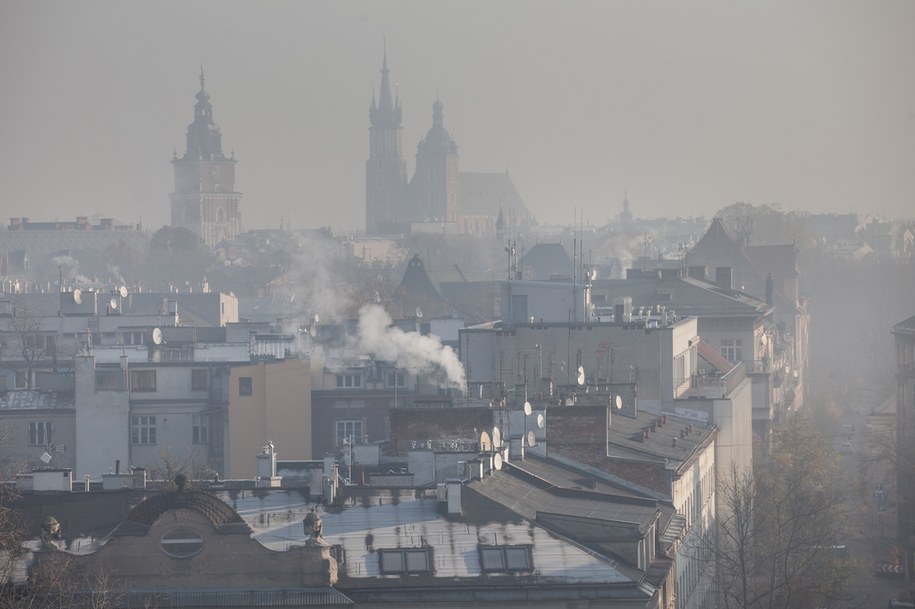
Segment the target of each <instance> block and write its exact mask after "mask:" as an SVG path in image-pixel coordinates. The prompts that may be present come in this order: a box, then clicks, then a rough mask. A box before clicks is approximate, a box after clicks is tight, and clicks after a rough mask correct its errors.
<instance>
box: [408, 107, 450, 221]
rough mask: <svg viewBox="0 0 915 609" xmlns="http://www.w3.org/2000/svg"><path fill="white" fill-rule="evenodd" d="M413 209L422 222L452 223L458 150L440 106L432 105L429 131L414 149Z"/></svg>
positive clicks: (411, 184)
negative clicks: (446, 127) (446, 126)
mask: <svg viewBox="0 0 915 609" xmlns="http://www.w3.org/2000/svg"><path fill="white" fill-rule="evenodd" d="M410 190H411V195H412V197H413V202H414V209H415V210H416V213H418V214H420V216H421V218H419V219H421V220H423V221H425V222H456V221H457V216H458V200H457V198H458V149H457V144H455V143H454V140H453V139H451V135H450V134H449V133H448V131H447V130H446V129H445V124H444V117H443V115H442V102H441V101H439V100H438V99H436V100H435V103H434V104H432V128H431V129H429V131H428V133H426V137H425V138H424V139H423V140H422V141H421V142H420V143H419V145H418V146H417V147H416V173H414V174H413V180H412V181H411V182H410Z"/></svg>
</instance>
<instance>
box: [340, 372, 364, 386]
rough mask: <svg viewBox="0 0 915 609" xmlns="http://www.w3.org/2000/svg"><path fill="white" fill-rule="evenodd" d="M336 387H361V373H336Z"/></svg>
mask: <svg viewBox="0 0 915 609" xmlns="http://www.w3.org/2000/svg"><path fill="white" fill-rule="evenodd" d="M337 387H338V388H341V389H342V388H345V387H362V375H359V374H338V375H337Z"/></svg>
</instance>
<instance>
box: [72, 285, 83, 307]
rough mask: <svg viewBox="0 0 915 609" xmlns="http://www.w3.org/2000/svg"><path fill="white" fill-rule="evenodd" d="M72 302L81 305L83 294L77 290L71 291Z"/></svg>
mask: <svg viewBox="0 0 915 609" xmlns="http://www.w3.org/2000/svg"><path fill="white" fill-rule="evenodd" d="M73 302H75V303H76V304H83V293H82V291H80V289H79V288H76V289H74V290H73Z"/></svg>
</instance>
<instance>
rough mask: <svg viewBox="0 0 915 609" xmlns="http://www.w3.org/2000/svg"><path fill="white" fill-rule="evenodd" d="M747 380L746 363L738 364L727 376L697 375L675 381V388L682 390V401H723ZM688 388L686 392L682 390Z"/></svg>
mask: <svg viewBox="0 0 915 609" xmlns="http://www.w3.org/2000/svg"><path fill="white" fill-rule="evenodd" d="M746 378H747V369H746V367H745V366H744V362H738V363H737V364H736V365H735V366H734V367H733V368H731V370H730V371H728V372H727V373H726V374H720V375H719V374H706V375H701V374H695V375H693V376H692V377H690V378H685V379H684V378H680V379H674V383H675V387H679V388H681V390H680V391H679V392H678V394H677V397H678V398H680V399H689V398H693V399H699V398H708V399H722V398H726V397H728V396H729V395H730V394H731V393H732V392H733V391H734V390H736V389H737V387H738V386H739V385H740V383H742V382H743V381H744V379H746ZM683 387H686V389H685V390H683V389H682V388H683Z"/></svg>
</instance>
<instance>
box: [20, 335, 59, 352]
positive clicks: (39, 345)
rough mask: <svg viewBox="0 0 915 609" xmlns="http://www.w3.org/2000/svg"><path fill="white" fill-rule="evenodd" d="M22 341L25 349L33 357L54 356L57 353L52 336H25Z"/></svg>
mask: <svg viewBox="0 0 915 609" xmlns="http://www.w3.org/2000/svg"><path fill="white" fill-rule="evenodd" d="M23 341H24V343H25V345H24V346H25V348H26V349H27V350H28V351H29V352H31V353H32V354H33V355H35V354H46V355H55V354H56V353H57V341H56V340H55V338H54V335H52V334H26V335H25V336H24V337H23Z"/></svg>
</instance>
